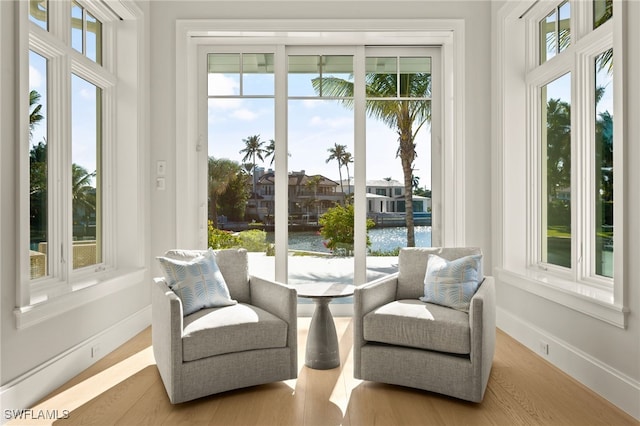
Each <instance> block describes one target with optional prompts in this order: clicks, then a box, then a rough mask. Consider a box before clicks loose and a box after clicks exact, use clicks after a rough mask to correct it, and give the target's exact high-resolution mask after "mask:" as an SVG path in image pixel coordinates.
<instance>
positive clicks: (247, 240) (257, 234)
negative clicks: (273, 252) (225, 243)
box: [238, 229, 267, 252]
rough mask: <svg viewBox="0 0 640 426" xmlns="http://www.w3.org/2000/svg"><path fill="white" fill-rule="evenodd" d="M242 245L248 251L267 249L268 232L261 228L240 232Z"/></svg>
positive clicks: (239, 237)
mask: <svg viewBox="0 0 640 426" xmlns="http://www.w3.org/2000/svg"><path fill="white" fill-rule="evenodd" d="M238 239H239V242H240V247H243V248H246V249H247V251H257V252H260V251H266V250H267V233H266V232H265V231H263V230H261V229H249V230H248V231H242V232H240V233H239V234H238Z"/></svg>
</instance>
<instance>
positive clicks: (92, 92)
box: [80, 86, 96, 100]
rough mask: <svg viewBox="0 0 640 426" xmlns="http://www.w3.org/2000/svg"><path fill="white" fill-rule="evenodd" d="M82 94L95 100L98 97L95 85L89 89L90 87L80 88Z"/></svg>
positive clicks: (85, 97) (84, 97)
mask: <svg viewBox="0 0 640 426" xmlns="http://www.w3.org/2000/svg"><path fill="white" fill-rule="evenodd" d="M80 96H81V97H82V98H83V99H90V100H93V99H95V98H96V91H95V89H93V86H92V89H88V88H86V87H84V88H82V89H80Z"/></svg>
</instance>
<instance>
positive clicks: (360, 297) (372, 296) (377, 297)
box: [353, 272, 398, 379]
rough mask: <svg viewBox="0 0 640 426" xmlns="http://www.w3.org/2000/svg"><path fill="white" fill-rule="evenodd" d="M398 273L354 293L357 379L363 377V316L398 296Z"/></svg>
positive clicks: (372, 282) (354, 363)
mask: <svg viewBox="0 0 640 426" xmlns="http://www.w3.org/2000/svg"><path fill="white" fill-rule="evenodd" d="M397 288H398V273H397V272H396V273H394V274H391V275H387V276H385V277H382V278H379V279H377V280H374V281H371V282H369V283H367V284H365V285H363V286H360V287H356V289H355V291H354V294H353V355H354V356H353V374H354V377H355V378H356V379H360V378H362V375H361V373H360V371H361V367H360V349H361V348H362V346H364V344H365V343H366V342H365V340H364V329H363V318H364V316H365V315H366V314H368V313H369V312H371V311H373V310H374V309H376V308H378V307H380V306H382V305H384V304H387V303H390V302H392V301H394V300H395V298H396V291H397Z"/></svg>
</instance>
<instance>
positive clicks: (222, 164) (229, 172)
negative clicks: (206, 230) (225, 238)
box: [207, 157, 241, 228]
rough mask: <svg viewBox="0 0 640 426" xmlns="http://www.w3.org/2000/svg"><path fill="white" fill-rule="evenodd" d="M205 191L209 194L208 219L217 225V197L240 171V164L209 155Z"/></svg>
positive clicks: (214, 225)
mask: <svg viewBox="0 0 640 426" xmlns="http://www.w3.org/2000/svg"><path fill="white" fill-rule="evenodd" d="M208 169H209V170H208V182H207V192H208V195H209V220H211V221H212V222H213V227H214V228H217V227H218V197H220V195H222V194H224V192H225V191H226V190H227V188H228V187H229V185H231V183H232V182H233V181H234V180H235V179H236V177H237V176H238V174H239V173H241V169H240V166H239V165H238V164H237V163H236V162H235V161H231V160H228V159H226V158H219V159H215V158H213V157H209V162H208Z"/></svg>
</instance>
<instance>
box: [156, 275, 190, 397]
mask: <svg viewBox="0 0 640 426" xmlns="http://www.w3.org/2000/svg"><path fill="white" fill-rule="evenodd" d="M151 308H152V311H151V336H152V341H153V355H154V357H155V359H156V364H157V365H158V370H159V371H160V375H161V376H162V380H163V381H164V382H165V385H166V388H167V390H168V389H173V392H174V395H172V394H171V393H170V394H169V397H170V399H171V400H172V401H173V400H174V398H175V392H177V391H178V389H181V384H180V374H179V373H180V371H181V364H182V330H183V322H182V321H183V320H182V302H181V301H180V298H178V296H177V295H176V294H175V293H174V292H173V291H172V290H171V289H170V288H169V287H168V286H167V283H166V282H165V281H164V279H163V278H155V279H154V283H153V285H152V287H151Z"/></svg>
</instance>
